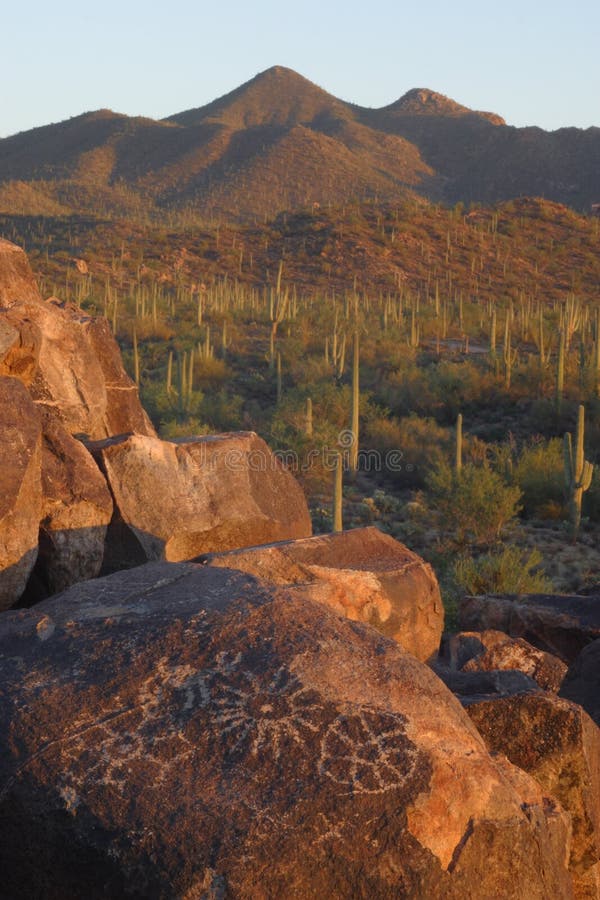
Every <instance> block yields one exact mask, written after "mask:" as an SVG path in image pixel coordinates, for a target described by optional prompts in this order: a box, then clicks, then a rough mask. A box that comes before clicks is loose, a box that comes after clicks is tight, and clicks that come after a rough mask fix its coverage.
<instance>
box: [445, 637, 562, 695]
mask: <svg viewBox="0 0 600 900" xmlns="http://www.w3.org/2000/svg"><path fill="white" fill-rule="evenodd" d="M449 643H450V655H451V658H452V660H453V662H454V663H455V666H456V668H459V669H461V670H462V671H463V672H491V671H500V670H502V671H504V670H516V671H519V672H524V673H525V675H528V676H529V677H530V678H533V680H534V681H536V682H537V683H538V684H539V686H540V687H541V688H543V689H544V690H546V691H552V692H554V693H557V692H558V690H559V688H560V685H561V683H562V680H563V678H564V677H565V674H566V672H567V666H566V665H565V663H564V662H562V660H560V659H558V657H557V656H553V655H552V654H551V653H546V652H544V651H543V650H538V649H537V647H533V646H532V645H531V644H529V643H528V642H527V641H525V640H523V638H511V637H509V636H508V635H507V634H504V632H502V631H483V632H476V631H467V632H465V631H463V632H460V633H459V634H456V635H453V636H452V637H451V638H450V642H449Z"/></svg>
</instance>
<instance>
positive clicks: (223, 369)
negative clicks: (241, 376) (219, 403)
mask: <svg viewBox="0 0 600 900" xmlns="http://www.w3.org/2000/svg"><path fill="white" fill-rule="evenodd" d="M230 379H231V371H230V369H229V366H228V365H227V363H226V362H225V360H224V359H220V358H219V357H215V356H209V357H206V358H203V359H196V363H195V365H194V383H195V384H197V385H200V387H202V388H206V387H218V386H220V385H222V384H224V383H225V382H226V381H229V380H230Z"/></svg>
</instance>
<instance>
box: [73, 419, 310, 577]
mask: <svg viewBox="0 0 600 900" xmlns="http://www.w3.org/2000/svg"><path fill="white" fill-rule="evenodd" d="M88 446H89V448H90V450H91V451H92V453H93V455H94V457H95V458H96V460H97V461H98V464H99V465H100V467H101V469H102V471H103V472H104V474H105V476H106V480H107V482H108V485H109V487H110V490H111V493H112V496H113V499H114V503H115V516H114V519H113V522H112V524H111V526H110V528H109V533H108V535H107V549H106V559H105V565H104V571H106V572H109V571H115V570H117V569H121V568H124V567H126V566H127V565H132V564H139V563H142V562H146V561H149V560H156V559H166V560H171V561H178V560H183V559H191V558H192V557H194V556H198V555H199V554H201V553H207V552H210V551H213V550H228V549H231V548H234V547H244V546H248V545H251V544H256V543H269V542H271V541H277V540H285V539H288V538H296V537H306V536H307V535H310V533H311V522H310V515H309V512H308V506H307V504H306V499H305V497H304V494H303V492H302V489H301V488H300V486H299V484H298V483H297V482H296V480H295V479H294V478H293V476H292V475H290V473H289V472H287V471H286V470H285V469H284V468H283V466H282V465H281V463H280V462H279V460H277V458H276V457H275V456H274V455H273V454H272V453H271V451H270V450H269V448H268V447H267V445H266V444H265V442H264V441H263V440H262V439H261V438H259V437H258V436H257V435H256V434H254V433H253V432H239V433H235V434H221V435H213V436H208V437H198V438H188V439H182V440H177V441H161V440H159V439H158V438H153V437H148V436H144V435H124V436H122V437H120V438H115V439H113V440H108V441H100V442H96V443H92V444H89V445H88Z"/></svg>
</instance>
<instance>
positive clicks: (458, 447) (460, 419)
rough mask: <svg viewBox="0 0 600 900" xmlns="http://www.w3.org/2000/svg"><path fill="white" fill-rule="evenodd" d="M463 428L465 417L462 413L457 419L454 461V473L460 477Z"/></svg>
mask: <svg viewBox="0 0 600 900" xmlns="http://www.w3.org/2000/svg"><path fill="white" fill-rule="evenodd" d="M462 426H463V417H462V413H459V414H458V416H457V417H456V444H455V460H454V471H455V472H456V474H457V475H460V473H461V471H462Z"/></svg>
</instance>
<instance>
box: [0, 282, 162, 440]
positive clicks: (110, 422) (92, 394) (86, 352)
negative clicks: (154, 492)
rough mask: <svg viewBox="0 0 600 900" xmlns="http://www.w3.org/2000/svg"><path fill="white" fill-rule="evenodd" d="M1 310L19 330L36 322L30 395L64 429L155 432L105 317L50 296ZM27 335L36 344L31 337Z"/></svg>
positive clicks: (103, 433)
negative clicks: (102, 317) (127, 372)
mask: <svg viewBox="0 0 600 900" xmlns="http://www.w3.org/2000/svg"><path fill="white" fill-rule="evenodd" d="M6 316H7V317H9V322H10V324H12V325H13V327H16V328H17V329H19V330H20V331H21V332H23V331H25V329H26V328H27V329H28V333H30V332H31V333H33V332H32V326H35V328H37V330H38V335H39V336H38V339H37V346H36V351H37V360H36V366H35V372H34V375H33V377H32V378H31V383H30V391H31V396H32V397H33V399H34V400H35V401H36V403H38V404H39V405H40V406H41V407H42V408H45V409H48V410H49V411H51V412H54V414H55V415H56V416H57V417H58V418H59V420H60V422H61V424H62V425H63V427H64V428H65V430H66V431H68V432H69V433H71V434H78V433H79V434H84V435H86V436H87V437H89V438H90V439H100V438H104V437H108V436H109V435H113V434H119V433H122V432H128V431H135V432H139V433H140V434H154V429H153V428H152V425H151V424H150V421H149V419H148V417H147V415H146V413H145V412H144V411H143V409H142V407H141V404H140V402H139V397H138V390H137V387H136V385H135V384H134V383H133V381H132V380H131V379H130V378H129V377H128V375H127V374H126V372H125V370H124V368H123V363H122V361H121V355H120V352H119V348H118V346H117V343H116V341H115V339H114V338H113V337H112V335H111V334H110V330H109V325H108V322H106V320H105V319H97V318H94V317H92V316H88V315H85V314H84V313H83V312H82V311H81V310H80V309H79V308H78V307H76V306H74V305H72V304H68V303H60V302H59V301H57V300H54V299H52V298H51V299H50V300H49V301H46V302H43V303H42V302H40V303H37V304H16V305H15V306H13V307H12V308H11V309H10V310H8V311H7V313H6ZM23 340H25V338H23ZM31 340H32V342H33V343H34V344H35V337H34V338H32V339H31ZM29 356H35V354H31V353H30V354H29ZM21 365H22V363H21ZM15 374H16V373H15Z"/></svg>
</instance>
